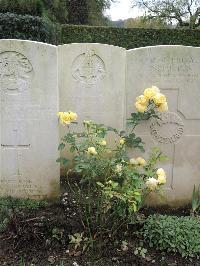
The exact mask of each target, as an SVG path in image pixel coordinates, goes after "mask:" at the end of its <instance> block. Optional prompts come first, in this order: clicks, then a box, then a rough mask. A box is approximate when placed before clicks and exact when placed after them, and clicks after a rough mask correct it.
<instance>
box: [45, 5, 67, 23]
mask: <svg viewBox="0 0 200 266" xmlns="http://www.w3.org/2000/svg"><path fill="white" fill-rule="evenodd" d="M43 3H44V9H43V16H45V17H48V18H49V19H50V20H51V21H53V22H56V23H62V24H64V23H67V22H68V6H67V1H66V0H43Z"/></svg>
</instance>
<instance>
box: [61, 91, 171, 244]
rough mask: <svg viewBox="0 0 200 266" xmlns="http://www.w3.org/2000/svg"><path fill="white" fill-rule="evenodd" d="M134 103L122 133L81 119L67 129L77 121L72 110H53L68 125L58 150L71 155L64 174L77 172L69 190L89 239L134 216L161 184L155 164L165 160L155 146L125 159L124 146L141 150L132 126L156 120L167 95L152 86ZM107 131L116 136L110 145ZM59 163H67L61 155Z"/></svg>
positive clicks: (163, 177) (112, 230) (163, 176)
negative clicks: (76, 126) (74, 186)
mask: <svg viewBox="0 0 200 266" xmlns="http://www.w3.org/2000/svg"><path fill="white" fill-rule="evenodd" d="M135 106H136V109H137V112H136V113H132V114H131V117H130V118H129V119H128V125H129V128H130V130H128V131H127V132H126V131H120V132H119V131H118V130H116V129H114V128H111V127H108V126H105V125H103V124H97V123H95V122H93V121H90V120H89V121H83V122H82V124H81V127H82V128H83V130H82V131H81V132H80V131H77V132H75V131H73V132H72V131H71V129H70V125H71V124H74V123H76V124H78V123H77V122H75V121H76V120H77V117H78V116H77V114H76V113H73V112H71V111H69V112H59V113H58V116H59V119H60V122H61V123H62V124H63V125H66V126H67V127H68V132H67V133H66V135H65V136H64V137H63V138H62V143H61V144H60V145H59V150H63V149H65V148H66V149H67V150H68V151H69V152H71V153H73V155H74V156H73V164H72V165H73V167H72V168H71V169H70V171H68V172H74V173H76V174H80V175H81V182H80V184H79V185H78V186H77V189H76V190H74V189H72V191H73V193H74V196H75V197H76V200H77V202H78V209H79V214H80V219H81V221H82V224H83V226H84V230H85V232H86V234H89V236H90V239H91V240H92V241H93V240H94V239H98V238H100V237H101V238H102V236H103V234H104V233H105V232H107V231H108V230H109V234H110V235H111V236H112V235H114V234H115V233H116V232H117V231H118V230H119V228H120V227H121V225H122V224H124V223H128V222H130V221H131V220H132V219H133V214H134V213H135V212H137V211H138V210H139V209H140V208H141V206H142V205H143V203H144V201H145V198H146V197H147V196H148V194H149V193H150V192H152V191H159V190H160V189H161V187H162V186H163V185H164V184H165V183H166V174H165V171H164V170H163V169H162V168H158V167H157V163H158V161H162V160H164V159H166V157H165V156H163V155H162V153H161V152H160V150H159V149H156V148H155V149H153V151H152V153H151V154H150V157H149V158H148V159H147V158H146V159H144V158H142V157H138V158H134V157H131V158H130V157H129V156H128V152H127V147H133V148H135V149H136V148H138V149H140V150H141V151H144V147H143V144H144V143H143V141H142V139H141V138H140V137H137V136H136V135H135V133H134V129H135V127H136V126H137V125H138V124H139V123H140V122H141V121H143V120H148V119H150V118H152V117H154V118H157V119H159V116H158V113H159V112H164V111H167V110H168V107H167V101H166V97H165V96H164V95H163V94H161V93H160V90H159V89H158V88H157V87H155V86H153V87H152V88H148V89H145V91H144V94H143V95H140V96H139V97H137V99H136V103H135ZM79 129H80V127H79ZM110 133H112V136H114V137H113V138H114V139H115V145H114V146H113V145H112V144H111V143H109V138H108V135H109V134H110ZM58 162H62V163H68V162H69V161H68V159H67V158H62V157H61V158H59V159H58ZM69 185H70V187H71V184H70V181H69ZM83 191H84V193H82V192H83ZM83 195H84V196H83Z"/></svg>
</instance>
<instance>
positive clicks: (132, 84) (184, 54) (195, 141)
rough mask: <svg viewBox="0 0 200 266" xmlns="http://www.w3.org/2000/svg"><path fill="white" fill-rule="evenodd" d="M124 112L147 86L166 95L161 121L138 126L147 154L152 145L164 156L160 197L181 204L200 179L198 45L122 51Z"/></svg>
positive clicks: (199, 60)
mask: <svg viewBox="0 0 200 266" xmlns="http://www.w3.org/2000/svg"><path fill="white" fill-rule="evenodd" d="M126 84H127V105H126V106H127V116H128V115H129V114H130V112H131V111H133V108H134V106H133V102H134V99H135V97H136V96H137V95H140V94H142V93H143V90H144V89H145V88H147V87H151V86H152V85H156V86H158V87H159V88H160V89H161V91H162V92H163V93H164V94H165V95H166V96H167V98H168V103H169V112H168V113H166V114H162V115H161V118H162V120H161V122H158V121H157V122H156V121H149V122H148V123H145V124H144V125H142V126H140V127H139V128H138V131H137V132H138V134H140V135H141V136H142V137H143V139H144V140H145V142H146V144H147V149H146V151H147V153H148V152H149V151H150V149H151V148H152V147H153V146H158V147H160V148H161V150H162V151H163V152H164V153H165V154H166V155H167V156H168V157H169V160H168V162H166V163H164V168H165V169H166V170H167V176H168V183H167V186H166V202H167V203H168V204H172V205H181V204H183V203H186V202H188V201H189V200H191V195H192V190H193V186H194V185H195V184H196V185H198V184H200V164H199V158H200V48H192V47H183V46H157V47H147V48H139V49H135V50H130V51H127V78H126Z"/></svg>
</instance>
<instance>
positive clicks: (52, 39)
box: [0, 13, 60, 44]
mask: <svg viewBox="0 0 200 266" xmlns="http://www.w3.org/2000/svg"><path fill="white" fill-rule="evenodd" d="M57 32H59V31H57V27H56V26H55V25H54V24H52V23H51V22H49V21H48V20H46V19H43V18H40V17H33V16H29V15H17V14H13V13H4V14H3V13H0V39H22V40H32V41H40V42H47V43H52V44H57V43H58V41H59V40H60V37H59V33H57Z"/></svg>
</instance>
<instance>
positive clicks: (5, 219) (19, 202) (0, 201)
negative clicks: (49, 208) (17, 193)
mask: <svg viewBox="0 0 200 266" xmlns="http://www.w3.org/2000/svg"><path fill="white" fill-rule="evenodd" d="M46 204H47V202H46V201H38V200H31V199H18V198H12V197H4V198H0V232H1V231H3V230H4V229H5V227H6V226H7V224H8V223H9V221H10V220H11V219H12V217H13V216H14V215H15V214H16V213H17V212H18V211H20V210H21V209H31V210H34V209H38V208H39V207H41V206H45V205H46Z"/></svg>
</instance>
